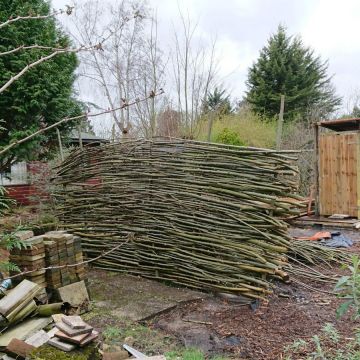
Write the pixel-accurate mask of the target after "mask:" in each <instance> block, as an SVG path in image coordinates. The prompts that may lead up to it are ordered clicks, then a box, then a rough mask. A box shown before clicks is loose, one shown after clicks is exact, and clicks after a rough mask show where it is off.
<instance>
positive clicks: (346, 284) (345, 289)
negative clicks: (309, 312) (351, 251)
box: [335, 255, 360, 319]
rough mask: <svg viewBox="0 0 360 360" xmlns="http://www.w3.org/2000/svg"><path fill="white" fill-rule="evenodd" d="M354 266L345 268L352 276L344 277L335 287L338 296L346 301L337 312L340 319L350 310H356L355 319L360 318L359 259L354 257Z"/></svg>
mask: <svg viewBox="0 0 360 360" xmlns="http://www.w3.org/2000/svg"><path fill="white" fill-rule="evenodd" d="M351 259H352V264H351V265H346V266H345V267H346V268H347V269H348V270H350V272H351V274H350V275H347V276H342V277H341V278H340V280H339V281H338V283H337V284H336V286H335V291H336V292H337V293H338V296H339V297H340V298H342V299H344V300H346V301H344V302H343V303H342V304H341V305H340V306H339V307H338V308H337V310H336V315H337V316H338V317H341V316H343V315H344V314H345V313H346V312H347V311H348V310H350V308H353V309H354V310H355V313H354V316H353V317H354V319H357V318H358V317H359V316H360V271H359V261H360V260H359V257H358V256H357V255H353V256H352V258H351Z"/></svg>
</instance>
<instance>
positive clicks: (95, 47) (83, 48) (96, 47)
mask: <svg viewBox="0 0 360 360" xmlns="http://www.w3.org/2000/svg"><path fill="white" fill-rule="evenodd" d="M112 35H113V32H109V35H108V36H107V37H106V38H104V39H103V40H102V41H101V42H99V43H98V44H95V45H89V46H80V47H79V48H76V49H71V48H64V49H57V50H55V51H54V52H53V53H52V54H50V55H47V56H43V57H41V58H40V59H38V60H36V61H35V62H33V63H31V64H29V65H26V66H25V67H24V68H23V69H22V70H21V71H20V72H19V73H17V74H16V75H14V76H13V77H12V78H11V79H9V80H8V81H7V82H6V83H5V84H4V85H3V86H2V87H1V88H0V94H1V93H2V92H4V91H5V90H6V89H7V88H8V87H9V86H10V85H11V84H12V83H13V82H14V81H16V80H17V79H19V78H20V77H21V76H22V75H24V74H25V73H26V72H27V71H28V70H30V69H31V68H33V67H35V66H37V65H39V64H41V63H43V62H45V61H47V60H50V59H51V58H53V57H54V56H56V55H58V54H65V53H67V54H68V53H74V54H76V53H78V52H80V51H90V50H103V44H104V43H105V42H106V41H107V40H108V39H109V38H110V37H111V36H112ZM33 46H34V45H33Z"/></svg>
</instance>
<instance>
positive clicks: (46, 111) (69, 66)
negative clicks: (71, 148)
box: [0, 0, 81, 171]
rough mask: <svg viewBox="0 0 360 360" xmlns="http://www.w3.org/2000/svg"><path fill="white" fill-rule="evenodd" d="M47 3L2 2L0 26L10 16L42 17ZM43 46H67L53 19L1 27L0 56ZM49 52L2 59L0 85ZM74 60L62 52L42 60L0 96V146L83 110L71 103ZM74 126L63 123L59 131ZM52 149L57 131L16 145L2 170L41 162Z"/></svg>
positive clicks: (33, 0) (38, 0) (26, 52)
mask: <svg viewBox="0 0 360 360" xmlns="http://www.w3.org/2000/svg"><path fill="white" fill-rule="evenodd" d="M49 12H50V5H49V3H48V1H46V0H31V1H22V0H2V1H1V2H0V22H3V21H6V20H7V19H8V18H10V17H11V16H18V15H28V14H29V13H30V14H40V15H47V14H49ZM34 44H38V45H43V46H48V47H57V48H58V47H68V46H69V45H70V40H69V38H68V36H67V35H65V34H64V33H63V32H62V31H61V29H60V28H59V26H58V24H57V22H56V20H55V19H54V18H52V17H50V18H48V19H42V20H26V21H17V22H15V23H13V24H11V25H8V26H5V27H3V28H2V29H0V52H3V51H7V50H11V49H14V48H17V47H19V46H21V45H34ZM50 53H51V50H40V49H31V50H22V51H18V52H15V53H12V54H8V55H5V56H1V57H0V84H1V85H3V84H5V83H6V82H7V81H8V80H9V79H10V78H11V77H12V76H14V75H16V74H18V73H19V72H20V71H21V70H22V69H23V68H24V67H25V66H26V65H28V64H30V63H33V62H34V61H36V60H38V59H40V58H41V57H43V56H46V55H49V54H50ZM76 67H77V58H76V55H75V54H73V53H72V54H70V53H68V54H60V55H56V56H55V57H53V58H52V59H50V60H48V61H46V62H43V63H41V64H39V65H37V66H35V67H34V68H32V69H31V70H29V71H28V72H27V73H25V74H24V75H23V76H21V77H20V78H19V79H18V80H16V81H15V82H14V83H13V84H12V85H11V86H10V87H9V88H8V89H7V90H5V92H3V93H2V94H1V96H0V119H2V120H3V121H4V124H3V125H2V127H3V128H5V130H3V132H2V134H1V138H0V148H1V147H4V146H6V145H8V144H9V143H11V142H13V141H16V140H18V139H21V138H23V137H25V136H27V135H30V134H31V133H33V132H34V131H36V130H39V129H40V128H42V127H45V126H48V125H51V124H53V123H55V122H56V121H58V120H59V119H60V118H62V117H65V116H72V115H76V114H79V113H80V112H81V106H80V105H79V103H78V102H77V101H76V100H75V99H74V97H73V94H74V91H73V83H74V80H75V73H74V72H75V69H76ZM72 126H73V124H64V125H63V126H61V127H60V130H61V131H62V132H66V131H67V130H69V129H70V128H71V127H72ZM54 145H55V146H56V132H55V129H54V130H53V131H49V132H47V133H45V134H42V135H39V136H37V137H34V138H33V139H31V140H29V141H27V142H25V143H23V144H21V145H19V146H16V147H15V148H14V150H11V151H10V152H9V153H8V154H7V155H6V157H5V158H2V159H1V161H0V171H1V169H2V168H4V167H5V166H8V165H9V164H10V163H11V162H13V161H15V160H16V161H21V160H32V159H41V158H44V157H47V156H49V155H50V154H51V149H52V147H53V146H54Z"/></svg>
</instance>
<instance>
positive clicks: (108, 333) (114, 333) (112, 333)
mask: <svg viewBox="0 0 360 360" xmlns="http://www.w3.org/2000/svg"><path fill="white" fill-rule="evenodd" d="M102 334H103V336H104V338H105V339H106V340H108V341H109V340H110V341H111V340H115V339H117V338H119V337H120V334H121V331H120V329H119V328H117V327H114V326H108V327H107V328H106V329H105V330H104V331H103V333H102Z"/></svg>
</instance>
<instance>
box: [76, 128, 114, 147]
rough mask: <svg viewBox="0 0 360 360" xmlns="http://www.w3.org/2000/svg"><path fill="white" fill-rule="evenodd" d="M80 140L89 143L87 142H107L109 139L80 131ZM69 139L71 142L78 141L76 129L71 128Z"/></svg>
mask: <svg viewBox="0 0 360 360" xmlns="http://www.w3.org/2000/svg"><path fill="white" fill-rule="evenodd" d="M81 140H82V142H83V143H86V144H89V143H108V142H109V140H106V139H103V138H101V137H99V136H96V135H93V134H90V133H85V132H81ZM70 141H71V142H72V143H78V142H79V132H78V131H76V130H73V131H72V132H71V134H70Z"/></svg>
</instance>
